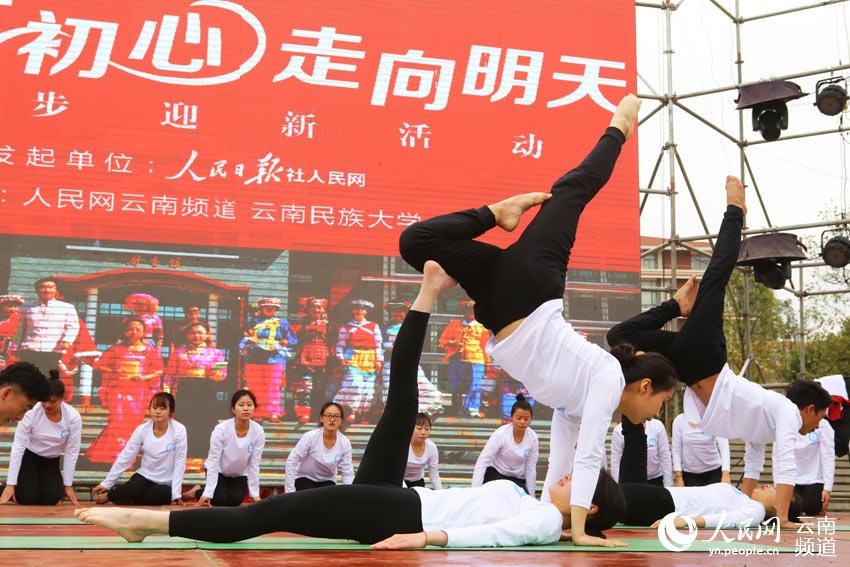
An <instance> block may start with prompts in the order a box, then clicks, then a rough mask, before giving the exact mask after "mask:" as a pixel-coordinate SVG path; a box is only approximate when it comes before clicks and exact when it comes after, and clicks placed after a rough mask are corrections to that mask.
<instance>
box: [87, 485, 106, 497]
mask: <svg viewBox="0 0 850 567" xmlns="http://www.w3.org/2000/svg"><path fill="white" fill-rule="evenodd" d="M103 492H108V491H107V490H106V487H105V486H103V485H102V484H98V485H97V486H95V487H94V488H92V489H91V495H92V496H97V495H98V494H101V493H103Z"/></svg>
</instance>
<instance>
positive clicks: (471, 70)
mask: <svg viewBox="0 0 850 567" xmlns="http://www.w3.org/2000/svg"><path fill="white" fill-rule="evenodd" d="M501 58H502V48H500V47H487V46H483V45H473V46H472V48H471V49H470V50H469V63H468V64H467V67H466V77H465V78H464V81H463V94H468V95H474V96H489V97H490V102H496V101H499V100H502V99H503V98H505V97H507V96H508V95H509V94H510V93H511V91H512V90H513V89H514V88H515V87H517V88H520V89H522V96H518V97H517V98H515V99H514V104H522V105H529V104H532V103H533V102H534V101H535V100H537V89H538V87H539V85H540V74H541V72H542V71H543V53H542V52H540V51H525V50H522V49H508V50H507V53H506V54H505V64H504V66H502V75H501V79H502V80H501V82H500V83H499V88H498V90H497V89H496V82H497V79H498V78H499V67H500V66H499V63H500V61H501ZM520 58H525V59H527V62H525V63H520ZM521 73H523V74H525V78H520V77H519V76H518V75H519V74H521ZM479 79H481V80H482V83H481V85H480V86H478V82H479Z"/></svg>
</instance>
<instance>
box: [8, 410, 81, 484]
mask: <svg viewBox="0 0 850 567" xmlns="http://www.w3.org/2000/svg"><path fill="white" fill-rule="evenodd" d="M60 411H61V417H60V419H59V421H58V422H53V421H50V418H48V417H47V414H46V413H44V406H42V405H41V404H36V405H35V406H33V408H32V409H31V410H29V411H28V412H27V413H25V414H24V418H23V419H22V420H21V421H20V423H18V426H17V427H16V428H15V439H14V441H12V452H11V454H10V455H9V472H8V474H7V476H6V479H7V480H6V483H7V484H9V485H12V486H17V484H18V473H19V472H20V470H21V459H22V458H23V456H24V451H26V450H27V449H29V450H30V451H31V452H33V453H35V454H36V455H38V456H39V457H45V458H47V459H53V458H55V457H63V458H62V482H63V484H64V485H65V486H73V485H74V471H75V470H76V468H77V457H79V456H80V439H81V438H82V432H83V420H82V418H80V414H79V412H78V411H77V410H75V409H74V408H72V407H71V406H69V405H68V404H66V403H65V402H62V405H61V408H60Z"/></svg>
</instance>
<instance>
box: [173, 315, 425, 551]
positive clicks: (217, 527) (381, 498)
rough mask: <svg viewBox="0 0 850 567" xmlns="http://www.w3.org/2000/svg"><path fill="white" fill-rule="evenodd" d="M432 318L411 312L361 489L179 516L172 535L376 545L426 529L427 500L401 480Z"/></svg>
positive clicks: (320, 491) (327, 490) (357, 484)
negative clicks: (289, 536) (291, 536)
mask: <svg viewBox="0 0 850 567" xmlns="http://www.w3.org/2000/svg"><path fill="white" fill-rule="evenodd" d="M429 317H430V315H429V314H428V313H422V312H419V311H412V310H411V311H409V312H408V313H407V316H406V317H405V319H404V323H403V324H402V326H401V329H400V330H399V333H398V336H397V337H396V341H395V348H394V349H393V355H392V365H391V367H390V387H389V392H388V394H387V403H386V406H385V408H384V413H383V415H381V419H380V420H379V421H378V425H376V426H375V430H374V431H373V432H372V436H371V437H370V438H369V443H368V444H367V445H366V450H365V451H364V453H363V459H362V461H361V462H360V468H359V469H358V471H357V475H356V476H355V477H354V484H350V485H337V486H328V487H324V488H316V489H315V490H305V491H301V492H295V493H293V494H285V495H283V496H272V497H271V498H267V499H265V500H261V501H260V502H256V503H254V504H251V505H250V506H242V507H239V508H206V509H204V508H197V509H193V510H180V511H175V512H171V514H170V516H169V526H168V531H169V534H170V535H171V536H179V537H187V538H191V539H197V540H203V541H212V542H220V543H226V542H233V541H240V540H243V539H248V538H252V537H256V536H259V535H262V534H266V533H271V532H292V533H296V534H300V535H305V536H311V537H325V538H334V539H354V540H357V541H359V542H361V543H375V542H378V541H381V540H382V539H386V538H388V537H390V536H391V535H393V534H396V533H417V532H421V531H422V505H421V501H420V500H419V496H418V495H417V494H416V492H415V491H413V490H409V489H406V488H402V487H401V483H402V480H403V479H404V471H405V468H406V466H407V452H408V448H409V446H410V437H411V435H413V429H414V427H415V425H416V412H417V407H418V404H419V391H418V387H417V384H416V376H417V373H418V369H419V358H420V356H421V354H422V343H423V341H424V340H425V333H426V331H427V328H428V319H429ZM338 510H345V511H348V512H351V513H353V514H355V515H356V516H357V519H356V521H351V520H349V521H345V520H344V519H342V518H341V517H334V516H333V513H334V511H338ZM329 514H330V515H329Z"/></svg>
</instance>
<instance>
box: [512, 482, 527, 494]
mask: <svg viewBox="0 0 850 567" xmlns="http://www.w3.org/2000/svg"><path fill="white" fill-rule="evenodd" d="M511 486H513V487H514V490H516V492H517V494H519V495H520V496H528V494H526V492H525V490H523V489H522V488H520V487H519V486H518V485H517V484H515V483H513V482H511Z"/></svg>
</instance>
